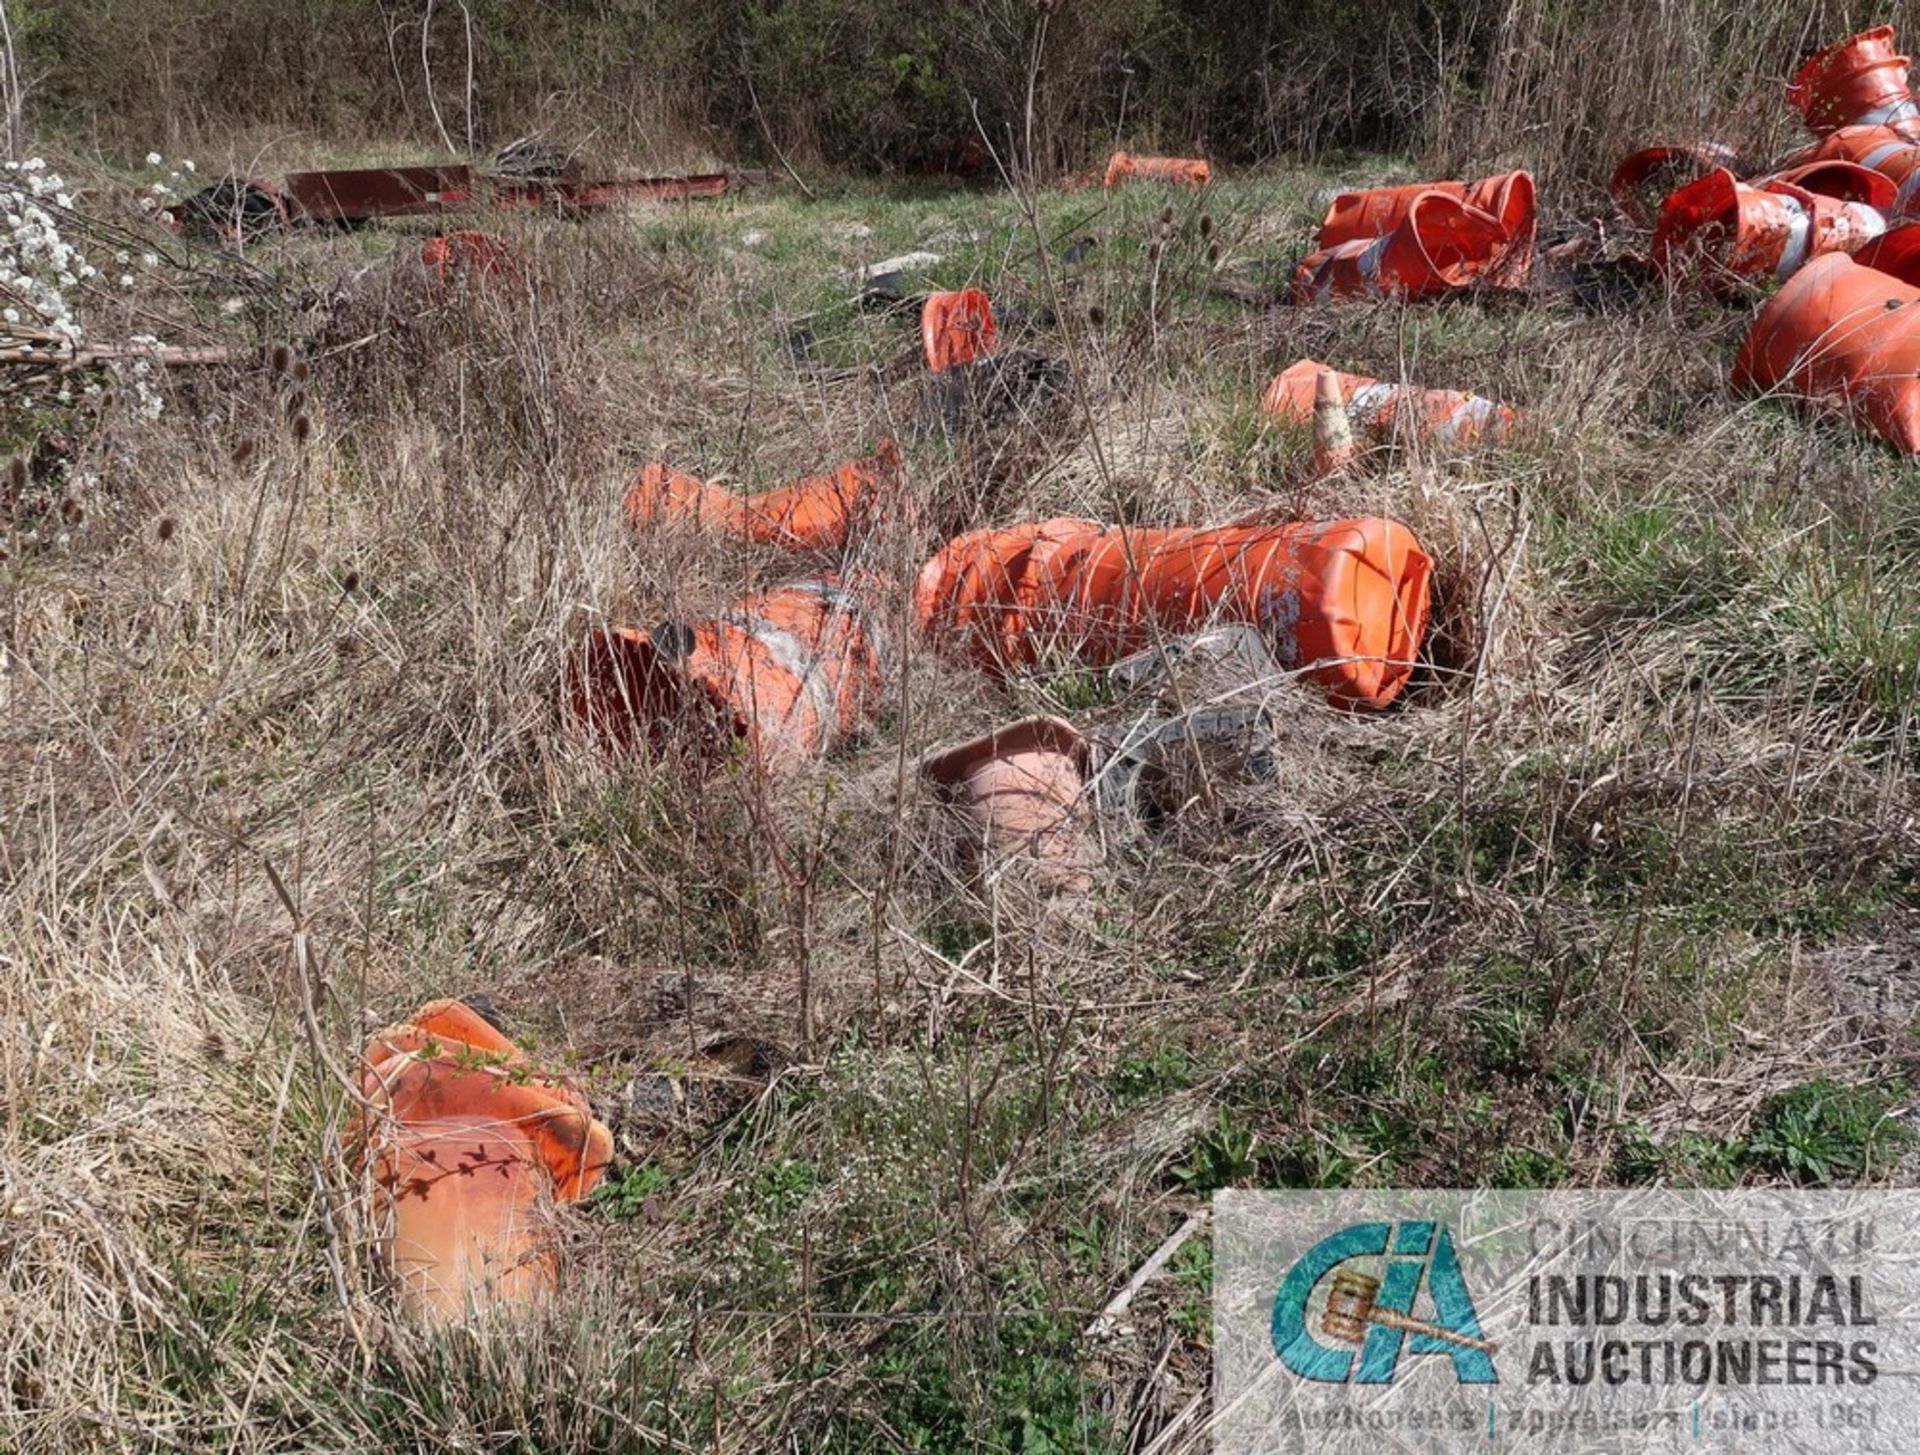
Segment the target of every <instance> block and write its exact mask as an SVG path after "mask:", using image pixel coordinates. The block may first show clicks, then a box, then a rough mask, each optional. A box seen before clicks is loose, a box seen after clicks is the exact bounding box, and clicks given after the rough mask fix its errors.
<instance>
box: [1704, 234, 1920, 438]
mask: <svg viewBox="0 0 1920 1455" xmlns="http://www.w3.org/2000/svg"><path fill="white" fill-rule="evenodd" d="M1733 383H1734V387H1735V388H1737V389H1754V390H1770V391H1779V392H1782V393H1785V394H1788V395H1790V396H1793V397H1795V398H1798V399H1800V400H1802V401H1804V402H1805V403H1807V404H1809V405H1811V406H1812V407H1814V408H1815V409H1818V410H1820V411H1822V412H1825V413H1830V414H1840V415H1849V416H1851V417H1852V418H1854V419H1855V420H1858V421H1859V422H1860V423H1862V424H1864V425H1866V426H1867V427H1868V428H1869V429H1872V430H1873V431H1874V432H1875V433H1877V434H1878V435H1880V436H1881V438H1883V439H1885V440H1887V441H1888V442H1889V443H1890V444H1892V445H1893V446H1894V448H1896V449H1898V450H1899V451H1900V452H1901V453H1903V454H1908V455H1911V454H1916V453H1920V288H1916V287H1914V286H1913V285H1912V284H1909V283H1903V282H1901V281H1900V280H1899V279H1898V278H1894V277H1890V276H1888V275H1887V274H1885V273H1882V272H1878V271H1876V270H1875V269H1873V268H1867V267H1862V266H1861V265H1860V264H1859V263H1856V262H1855V261H1854V260H1853V259H1852V258H1849V257H1846V256H1845V255H1843V254H1839V253H1833V254H1829V255H1828V256H1826V257H1823V258H1815V259H1814V260H1813V261H1812V262H1811V263H1808V264H1807V266H1806V267H1804V268H1802V269H1801V270H1800V271H1799V273H1797V274H1796V275H1795V276H1794V277H1793V278H1792V280H1791V281H1789V282H1788V283H1787V285H1786V286H1785V287H1783V288H1782V289H1781V290H1780V291H1779V292H1778V293H1776V294H1774V296H1773V297H1772V298H1770V299H1769V300H1768V301H1767V304H1766V306H1765V307H1764V308H1762V309H1761V310H1760V316H1759V317H1758V318H1756V319H1755V320H1754V322H1753V327H1752V328H1751V329H1750V330H1749V331H1748V333H1747V338H1746V342H1745V343H1744V344H1743V345H1742V346H1741V349H1740V357H1739V359H1738V360H1737V361H1736V362H1735V364H1734V367H1733Z"/></svg>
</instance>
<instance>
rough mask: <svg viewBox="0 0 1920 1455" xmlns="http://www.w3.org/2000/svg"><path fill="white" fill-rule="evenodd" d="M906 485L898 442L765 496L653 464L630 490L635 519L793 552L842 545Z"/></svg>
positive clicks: (883, 443) (887, 442) (629, 503)
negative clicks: (695, 528)
mask: <svg viewBox="0 0 1920 1455" xmlns="http://www.w3.org/2000/svg"><path fill="white" fill-rule="evenodd" d="M901 488H902V486H901V464H900V447H899V446H898V445H897V444H895V443H894V442H893V441H892V440H882V441H881V442H880V444H879V446H878V447H877V448H876V450H875V451H874V453H873V454H872V455H871V456H869V457H868V458H866V459H862V460H854V461H851V462H850V463H848V464H845V465H842V466H841V467H840V468H839V469H837V470H835V471H834V472H833V473H832V474H829V475H808V476H806V477H804V478H802V479H799V480H796V481H794V482H793V483H792V484H791V485H783V486H781V487H780V488H778V489H776V490H763V491H761V492H760V493H759V494H758V495H739V494H736V493H735V492H734V491H732V490H729V489H727V487H726V486H724V485H720V484H716V483H714V482H712V481H708V480H700V479H696V478H695V477H694V476H692V475H683V474H681V473H680V472H679V471H678V470H673V469H669V468H668V467H667V466H665V465H661V464H652V465H648V466H647V467H646V468H645V469H644V470H642V471H641V472H640V478H639V480H637V481H636V482H635V483H634V486H633V488H632V489H631V490H629V491H628V492H627V519H629V520H630V521H632V522H633V523H634V524H635V525H638V526H652V525H660V524H670V523H677V522H684V523H686V524H689V525H694V526H698V527H701V528H703V529H707V530H712V531H718V532H720V533H722V534H725V535H733V536H740V537H742V538H743V539H745V540H749V541H753V542H755V543H756V544H759V545H769V546H784V547H786V548H788V549H790V550H835V549H837V548H839V547H841V546H843V545H845V544H846V542H847V537H848V535H849V533H850V532H851V531H852V529H853V527H854V525H855V524H856V523H857V522H859V521H860V520H862V519H864V518H868V517H870V516H872V515H873V513H874V512H875V511H876V510H877V509H878V508H879V507H880V506H881V505H882V504H883V503H884V501H885V498H886V497H888V496H893V495H897V494H898V493H899V491H900V490H901Z"/></svg>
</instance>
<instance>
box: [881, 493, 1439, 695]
mask: <svg viewBox="0 0 1920 1455" xmlns="http://www.w3.org/2000/svg"><path fill="white" fill-rule="evenodd" d="M1431 570H1432V566H1431V562H1430V561H1429V560H1428V558H1427V555H1426V553H1425V552H1424V551H1422V550H1421V549H1420V545H1419V542H1417V541H1416V540H1415V539H1414V537H1413V533H1412V532H1411V531H1409V530H1408V529H1407V528H1406V527H1405V526H1403V525H1400V524H1398V523H1397V522H1395V521H1391V520H1386V519H1372V520H1339V521H1332V522H1328V523H1319V524H1295V525H1283V526H1248V527H1227V528H1225V529H1220V530H1144V529H1134V528H1127V527H1115V528H1102V527H1101V526H1099V525H1096V524H1095V523H1094V522H1092V521H1085V520H1073V519H1056V520H1048V521H1041V522H1037V523H1033V524H1028V525H1023V526H1019V527H1016V528H1014V529H1012V530H984V531H976V532H974V533H972V534H970V535H964V536H961V537H959V538H958V539H956V540H953V541H950V542H949V543H948V544H947V546H946V547H945V549H943V550H941V551H940V552H938V553H937V554H936V555H935V556H934V557H933V559H932V560H930V561H928V562H927V564H926V566H925V567H924V568H923V569H922V570H921V573H920V579H919V581H918V582H917V583H916V584H915V587H914V616H915V619H916V620H917V621H918V622H919V623H920V626H921V628H922V629H923V630H924V631H927V632H929V633H931V634H932V635H933V636H934V637H935V638H936V639H937V640H942V641H945V642H946V643H948V644H950V645H952V646H953V647H955V648H957V649H962V650H965V651H966V652H967V653H968V654H969V655H971V656H973V657H974V658H976V659H977V660H979V661H981V662H983V663H985V664H986V665H988V666H991V667H996V668H1000V669H1005V668H1008V667H1013V666H1021V665H1026V664H1030V663H1033V662H1035V661H1038V660H1040V659H1042V658H1044V657H1047V656H1051V655H1060V656H1065V657H1068V658H1071V659H1075V660H1078V661H1081V662H1085V663H1087V664H1089V665H1092V666H1099V665H1103V664H1105V663H1107V662H1111V661H1113V660H1115V659H1116V658H1119V657H1122V656H1124V655H1126V654H1127V653H1129V652H1133V651H1138V650H1140V649H1141V648H1142V647H1144V646H1146V645H1147V644H1148V642H1149V639H1150V636H1151V631H1150V623H1151V622H1153V621H1157V622H1158V623H1159V624H1160V626H1162V627H1163V628H1164V629H1166V630H1168V631H1172V632H1184V631H1191V630H1194V629H1196V628H1198V627H1201V626H1206V625H1211V624H1213V623H1214V622H1216V621H1237V622H1245V623H1248V624H1250V625H1254V626H1258V627H1259V628H1260V629H1261V630H1262V631H1263V632H1264V633H1265V635H1266V636H1267V638H1268V640H1269V642H1270V643H1271V645H1272V648H1273V651H1274V655H1275V657H1276V658H1277V659H1278V660H1279V661H1280V662H1281V664H1282V665H1283V666H1286V667H1289V668H1300V669H1303V670H1311V671H1312V672H1313V674H1314V676H1315V677H1316V678H1318V680H1319V681H1320V683H1321V685H1322V686H1323V687H1324V688H1325V689H1326V691H1327V693H1328V695H1329V696H1330V697H1332V698H1333V700H1334V701H1336V702H1340V703H1344V704H1347V705H1350V706H1367V707H1384V706H1385V705H1386V704H1387V703H1389V702H1391V701H1392V700H1393V699H1394V697H1395V696H1396V695H1398V693H1399V691H1400V689H1401V688H1402V687H1403V686H1405V685H1406V681H1407V678H1408V677H1409V675H1411V673H1412V671H1413V663H1414V658H1415V656H1416V655H1417V653H1418V651H1419V647H1420V641H1421V638H1422V636H1423V634H1424V632H1425V630H1426V622H1427V588H1428V577H1429V575H1430V574H1431Z"/></svg>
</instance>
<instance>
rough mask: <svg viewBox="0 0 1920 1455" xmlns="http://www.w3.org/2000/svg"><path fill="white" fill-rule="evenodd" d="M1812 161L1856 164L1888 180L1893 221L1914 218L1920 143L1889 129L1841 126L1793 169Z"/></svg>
mask: <svg viewBox="0 0 1920 1455" xmlns="http://www.w3.org/2000/svg"><path fill="white" fill-rule="evenodd" d="M1814 161H1840V162H1857V163H1859V164H1860V165H1861V166H1863V167H1867V168H1870V169H1871V170H1873V171H1876V172H1878V173H1880V174H1881V175H1882V176H1884V177H1887V178H1889V179H1890V180H1891V181H1892V182H1893V184H1894V188H1895V194H1894V201H1893V205H1892V206H1891V207H1889V208H1888V209H1887V211H1888V213H1889V214H1890V215H1891V216H1893V217H1896V218H1905V217H1910V216H1912V215H1913V213H1914V211H1915V210H1916V209H1915V199H1916V196H1920V140H1916V138H1915V137H1913V136H1911V135H1908V134H1907V132H1905V131H1902V130H1898V129H1896V128H1894V127H1891V126H1843V127H1841V128H1840V129H1839V130H1838V131H1835V132H1832V133H1830V134H1829V135H1827V136H1824V137H1822V138H1821V139H1820V140H1819V142H1818V143H1816V144H1815V145H1814V147H1813V148H1812V149H1811V150H1810V151H1807V152H1803V153H1802V154H1801V155H1800V157H1799V158H1797V159H1796V163H1795V164H1796V165H1804V164H1805V163H1807V162H1814Z"/></svg>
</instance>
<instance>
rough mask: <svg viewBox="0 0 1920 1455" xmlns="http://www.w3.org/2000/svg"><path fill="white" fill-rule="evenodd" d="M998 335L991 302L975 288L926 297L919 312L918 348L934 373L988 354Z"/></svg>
mask: <svg viewBox="0 0 1920 1455" xmlns="http://www.w3.org/2000/svg"><path fill="white" fill-rule="evenodd" d="M999 332H1000V329H999V325H998V324H996V323H995V322H994V320H993V300H992V299H990V298H988V297H987V295H986V294H985V293H982V292H981V291H980V290H979V289H978V288H963V289H961V290H959V291H958V292H954V293H931V294H928V295H927V301H926V303H925V304H923V305H922V306H921V309H920V346H921V348H922V349H924V350H925V351H926V355H927V367H928V368H929V369H931V370H933V372H934V373H936V374H938V373H941V372H943V371H944V370H947V369H953V368H958V367H959V366H961V365H963V364H971V363H972V362H973V361H974V360H975V359H978V358H981V357H982V356H984V355H986V354H990V353H992V352H993V345H994V341H995V339H996V338H998V337H999Z"/></svg>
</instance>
